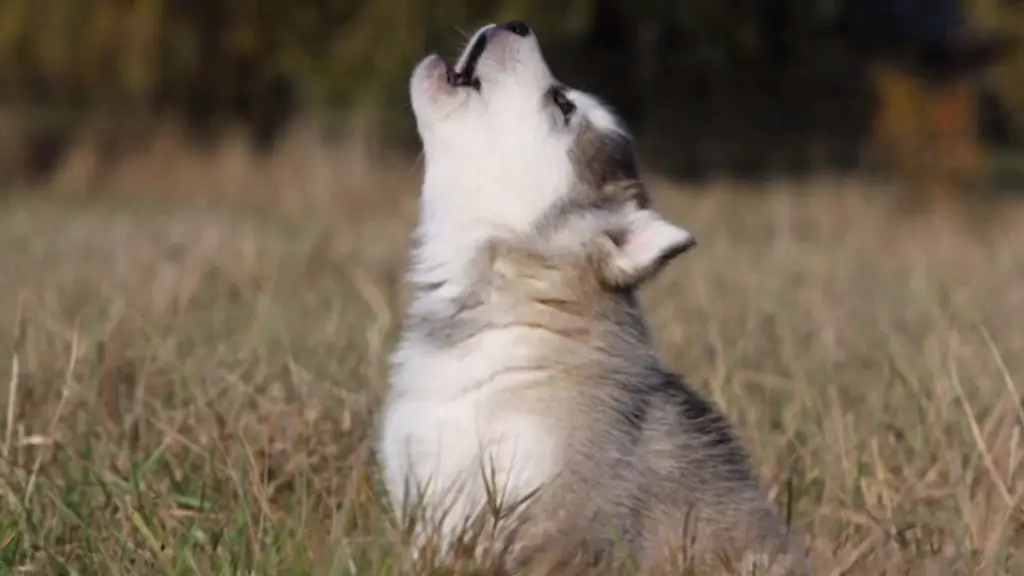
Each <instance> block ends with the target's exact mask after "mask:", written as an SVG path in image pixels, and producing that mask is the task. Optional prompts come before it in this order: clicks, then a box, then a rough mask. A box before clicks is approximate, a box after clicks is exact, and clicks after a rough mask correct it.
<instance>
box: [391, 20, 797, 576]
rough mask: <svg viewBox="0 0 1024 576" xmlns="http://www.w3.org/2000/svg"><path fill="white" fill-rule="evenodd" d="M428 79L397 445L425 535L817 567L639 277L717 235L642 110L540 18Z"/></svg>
mask: <svg viewBox="0 0 1024 576" xmlns="http://www.w3.org/2000/svg"><path fill="white" fill-rule="evenodd" d="M410 84H411V86H410V92H411V98H412V107H413V111H414V114H415V117H416V122H417V127H418V130H419V134H420V137H421V140H422V142H423V147H424V158H425V178H424V185H423V191H422V199H421V216H420V222H419V226H418V229H417V231H416V241H417V242H416V248H415V249H414V254H413V262H412V265H411V270H410V271H409V276H408V278H409V281H410V282H411V283H412V284H413V287H414V289H415V297H414V299H413V302H412V304H411V305H410V308H409V310H408V312H407V315H406V319H405V325H404V327H403V332H402V336H401V339H400V342H399V344H398V346H397V348H396V350H395V351H394V353H393V356H392V358H391V364H392V369H391V374H390V390H389V393H388V399H387V403H386V406H385V409H384V414H383V419H382V423H381V433H380V440H379V445H378V455H379V458H380V460H381V463H382V466H383V469H384V475H385V482H386V485H387V489H388V493H389V496H390V498H391V500H392V503H393V504H394V506H395V508H396V509H397V510H398V511H399V512H400V513H402V514H408V513H410V512H411V511H413V509H414V508H415V509H416V511H417V512H418V514H419V516H420V523H419V525H418V527H417V528H416V532H415V534H416V538H417V540H416V543H417V545H422V544H424V543H425V542H427V541H428V539H429V538H433V541H434V543H435V544H438V545H439V546H440V549H441V550H442V551H445V552H447V551H450V550H451V549H452V548H453V547H454V546H455V545H457V544H458V543H459V541H460V537H461V536H465V535H466V534H467V529H468V530H472V529H474V528H472V527H473V526H475V527H476V528H475V529H476V530H478V531H480V525H479V524H474V522H478V521H480V519H481V518H485V519H487V521H489V522H491V524H488V525H487V527H486V530H484V531H486V532H487V533H488V534H492V535H493V536H494V538H495V540H493V541H492V544H496V545H500V546H503V547H505V549H506V550H507V551H508V554H507V560H506V562H507V566H509V567H511V568H513V569H517V570H523V571H526V570H540V571H544V572H548V573H567V571H568V570H569V567H570V566H576V567H580V566H583V567H589V566H595V565H598V564H600V563H603V562H606V561H608V560H609V559H611V558H613V557H616V555H617V554H619V553H620V552H621V553H623V554H624V556H625V557H627V558H628V560H629V561H630V562H631V563H632V564H633V565H635V566H637V567H639V568H640V570H641V572H645V573H663V572H664V571H665V570H675V569H676V568H675V567H679V569H682V568H683V567H685V566H694V567H698V568H700V567H712V566H716V565H717V566H719V567H721V566H729V565H731V566H735V567H736V568H737V569H739V570H741V571H746V572H747V573H757V574H772V573H774V574H804V573H807V572H808V570H809V569H808V567H807V565H806V561H805V560H804V554H803V551H802V548H801V546H800V545H799V544H798V543H797V542H796V539H795V538H793V537H792V536H791V535H790V534H789V531H788V527H787V526H786V525H785V522H783V521H782V519H781V518H779V516H778V514H777V512H776V511H775V510H774V508H773V506H772V504H771V503H770V501H769V499H768V498H767V495H766V493H765V492H764V490H763V488H762V487H761V486H760V484H759V482H758V479H757V478H756V477H755V475H754V473H753V471H752V468H751V466H750V464H749V462H748V458H747V455H746V453H745V452H744V450H743V448H742V447H741V446H740V444H739V442H738V441H737V439H736V438H735V436H734V435H733V433H732V431H731V428H730V426H729V424H728V422H727V421H726V419H725V418H724V417H723V416H722V415H721V414H720V413H719V412H717V411H716V410H715V409H714V408H713V407H712V406H711V405H710V404H709V403H708V402H707V401H705V400H704V399H703V398H702V397H701V396H699V395H698V394H697V393H696V392H695V391H694V390H692V389H691V388H689V387H688V386H687V385H686V384H685V383H684V382H683V381H682V380H681V379H680V378H678V377H677V376H676V375H674V374H673V373H671V372H670V371H669V370H668V369H667V368H666V367H665V366H664V364H663V363H662V362H661V361H660V360H659V359H658V357H657V354H656V351H655V346H654V344H653V343H652V340H651V335H650V333H649V331H648V329H647V327H646V324H645V322H644V320H643V317H642V314H641V311H640V308H639V305H638V303H637V299H636V296H635V292H636V290H637V289H638V288H639V287H640V286H642V285H643V283H644V282H645V281H646V280H647V279H649V278H651V277H652V276H653V275H654V274H656V273H657V272H658V271H659V270H660V269H661V268H662V267H663V266H664V265H666V264H667V263H668V262H669V261H670V260H672V259H673V258H674V257H675V256H677V255H679V254H681V253H682V252H684V251H686V250H688V249H690V248H692V247H693V246H694V245H695V241H694V238H693V236H692V235H691V234H690V232H688V231H687V230H685V229H683V228H681V227H679V226H677V225H675V224H673V223H671V222H669V221H668V220H666V219H665V218H663V217H662V216H661V215H660V214H659V213H658V212H657V211H655V210H654V208H653V207H652V206H651V204H650V201H649V199H648V197H647V194H646V192H645V191H644V188H643V185H642V183H641V182H640V181H639V179H638V174H637V170H636V166H635V162H634V154H633V146H632V143H631V140H630V137H629V134H628V133H627V131H626V129H625V128H624V126H623V125H622V124H621V122H620V121H619V120H618V119H617V118H616V116H615V115H614V114H613V113H612V112H611V111H610V110H609V109H608V108H607V107H605V106H604V105H603V104H602V103H601V102H600V101H599V100H598V99H596V98H595V97H593V96H591V95H589V94H586V93H584V92H581V91H578V90H574V89H571V88H569V87H566V86H564V85H562V84H561V83H559V82H558V81H557V80H556V79H555V78H554V77H553V76H552V74H551V72H550V70H549V68H548V66H547V64H546V62H545V60H544V58H543V56H542V54H541V50H540V47H539V45H538V42H537V39H536V37H535V36H534V35H533V33H532V31H531V30H530V29H529V27H528V26H527V25H526V24H524V23H522V22H510V23H507V24H503V25H501V26H496V25H488V26H485V27H483V28H481V29H480V30H478V31H477V32H476V33H475V34H474V36H473V37H472V39H471V40H470V42H469V45H468V46H467V47H466V48H465V50H464V51H463V53H462V54H461V55H460V57H459V58H458V60H457V62H456V63H455V64H454V65H449V64H447V63H446V62H445V61H444V60H442V59H441V58H440V57H438V56H436V55H431V56H428V57H427V58H425V59H424V60H423V61H422V62H421V63H420V64H419V65H418V66H417V67H416V69H415V71H414V72H413V74H412V79H411V82H410ZM716 563H717V564H716ZM755 569H758V571H757V572H753V571H752V570H755Z"/></svg>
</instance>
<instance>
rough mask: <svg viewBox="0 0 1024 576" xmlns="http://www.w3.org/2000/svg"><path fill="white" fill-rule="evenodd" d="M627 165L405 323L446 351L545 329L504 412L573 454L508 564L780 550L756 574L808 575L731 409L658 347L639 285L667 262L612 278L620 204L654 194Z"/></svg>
mask: <svg viewBox="0 0 1024 576" xmlns="http://www.w3.org/2000/svg"><path fill="white" fill-rule="evenodd" d="M605 151H607V150H605ZM623 175H624V174H616V175H615V177H613V178H606V179H604V181H602V178H599V177H592V178H589V179H583V178H581V181H583V182H585V183H586V185H581V186H580V189H579V190H578V191H575V192H574V193H573V194H571V195H570V196H569V197H568V198H567V199H566V200H565V201H564V202H562V203H560V204H558V205H556V206H553V207H552V208H551V210H550V211H549V213H548V214H547V215H546V216H545V217H544V218H542V219H540V221H538V222H537V224H536V227H535V229H534V230H532V231H530V233H528V234H522V235H517V236H510V237H506V238H502V239H498V240H495V241H493V242H492V243H491V244H489V245H487V246H485V247H482V248H481V249H480V251H479V253H478V254H477V255H476V260H475V262H476V264H475V268H474V270H473V275H472V276H473V278H474V280H473V282H472V283H471V285H470V287H469V289H467V290H465V291H464V292H463V293H462V294H460V295H459V296H458V297H457V298H453V299H451V301H450V302H451V304H450V307H449V308H448V309H443V310H442V309H434V310H432V311H431V312H430V313H429V314H428V313H426V312H424V313H420V314H417V313H416V312H415V311H414V312H413V313H412V314H410V316H409V318H408V319H407V320H408V324H407V330H408V331H409V332H412V333H414V334H416V335H417V336H418V337H419V338H421V339H422V341H425V342H430V343H431V345H432V346H436V347H438V348H439V349H444V348H447V347H452V346H455V345H457V344H459V343H460V342H464V341H466V340H469V339H470V338H473V337H474V336H475V335H477V334H479V333H481V332H482V331H485V330H488V329H490V328H492V327H495V326H513V325H518V326H529V327H530V328H531V329H534V330H538V331H542V332H544V333H546V334H547V335H548V337H549V340H550V342H551V345H550V346H549V347H547V348H546V351H545V352H543V353H539V354H538V355H537V356H536V357H535V358H534V359H533V362H532V364H531V365H530V366H524V367H523V368H524V369H531V370H535V371H537V373H539V374H543V375H544V377H543V378H542V379H541V383H539V384H538V385H537V386H533V387H528V388H526V389H516V390H514V391H510V392H509V397H508V398H507V406H508V410H523V411H529V412H530V413H532V414H538V415H541V416H543V417H545V418H546V419H550V420H551V421H553V422H557V423H558V426H560V427H561V437H562V438H564V442H565V445H566V448H565V455H566V458H565V462H564V469H563V470H562V472H561V474H560V475H559V476H558V477H557V478H556V479H555V480H554V481H552V482H551V483H550V484H549V485H547V486H545V487H544V488H542V489H541V490H540V492H539V493H538V494H536V496H535V497H534V498H533V499H532V500H531V501H530V502H529V503H528V505H527V506H526V507H525V508H524V510H523V512H522V514H521V515H519V516H517V517H516V525H515V528H514V529H513V533H514V534H515V539H514V542H513V543H512V545H511V550H512V556H511V558H512V560H511V561H512V562H513V564H514V565H516V566H519V567H520V568H524V567H526V566H532V567H534V568H537V569H539V570H540V571H542V572H545V573H568V572H569V571H571V570H572V569H573V567H575V568H577V569H578V568H580V567H587V566H591V565H593V563H596V562H602V561H607V560H609V559H611V558H613V557H615V556H616V555H618V553H619V552H624V553H625V555H626V556H628V557H630V558H631V559H632V561H633V562H634V563H635V565H636V566H637V567H639V568H640V569H641V571H642V572H644V573H651V572H657V573H665V571H670V572H671V573H680V572H679V570H677V569H675V568H673V567H676V566H679V567H681V566H682V564H683V559H684V556H685V557H686V558H687V559H688V561H691V562H694V563H695V566H696V567H698V568H699V567H710V566H712V565H715V564H714V563H715V562H718V561H719V560H721V559H725V560H726V562H727V563H728V562H732V563H733V564H734V566H735V567H736V569H737V570H738V571H739V569H740V568H742V565H743V563H744V562H747V563H749V562H750V561H751V560H752V559H756V558H757V555H758V554H763V555H764V558H772V557H773V556H774V555H776V554H777V553H779V554H781V556H780V557H779V559H778V560H777V561H775V563H774V565H773V567H772V569H771V570H769V571H763V570H762V571H759V572H756V573H757V574H802V573H808V567H807V565H806V564H805V561H804V559H803V552H802V549H801V546H800V545H799V544H798V543H797V542H796V541H795V540H794V539H793V537H791V536H790V534H789V530H788V527H787V526H786V525H785V522H784V521H783V520H782V519H781V518H780V517H779V515H778V513H777V512H776V510H775V508H774V506H773V505H772V503H771V502H770V501H769V499H768V497H767V495H766V493H765V491H764V490H763V488H762V487H761V485H760V483H759V480H758V479H757V478H756V476H755V474H754V472H753V470H752V467H751V465H750V463H749V459H748V456H747V454H746V452H745V451H744V449H743V447H742V446H741V444H740V442H739V441H738V440H737V438H736V436H735V435H734V433H733V431H732V428H731V426H730V424H729V423H728V421H727V420H726V418H725V417H724V416H723V415H722V414H721V413H720V412H719V411H718V410H717V409H716V408H715V407H714V406H712V405H711V404H710V403H709V402H708V401H707V400H705V399H704V398H703V397H702V396H701V395H700V394H698V393H697V392H696V391H695V390H694V389H693V388H691V387H690V386H689V385H687V384H686V383H685V382H684V381H683V380H682V379H681V378H679V377H678V376H676V375H675V374H673V373H672V372H671V371H670V370H668V369H667V368H666V367H665V365H664V364H663V363H662V362H661V361H660V360H659V358H658V356H657V353H656V351H655V346H654V344H653V342H652V339H651V335H650V333H649V330H648V328H647V325H646V323H645V321H644V319H643V315H642V312H641V309H640V306H639V304H638V301H637V298H636V294H635V292H636V289H637V288H638V287H639V286H640V285H642V283H643V282H644V281H645V280H646V278H647V277H649V276H650V275H651V274H653V273H655V272H656V271H657V270H656V269H653V270H650V271H647V274H645V275H643V276H642V277H637V278H627V279H623V278H615V277H613V276H611V275H609V273H608V270H607V266H606V263H607V261H608V259H609V258H610V253H611V251H612V250H614V249H615V244H614V242H612V240H611V238H612V237H613V234H614V231H615V229H616V226H617V218H618V216H617V214H619V211H620V210H621V209H622V208H623V207H628V206H646V205H647V204H648V202H649V200H648V198H647V195H646V193H645V192H644V190H643V187H642V186H641V185H640V183H639V182H637V181H636V180H634V179H630V178H627V179H622V178H621V177H622V176H623ZM661 264H663V263H661ZM659 266H660V264H659ZM423 289H427V288H423ZM747 573H754V572H747Z"/></svg>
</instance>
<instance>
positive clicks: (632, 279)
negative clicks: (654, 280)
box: [603, 205, 697, 288]
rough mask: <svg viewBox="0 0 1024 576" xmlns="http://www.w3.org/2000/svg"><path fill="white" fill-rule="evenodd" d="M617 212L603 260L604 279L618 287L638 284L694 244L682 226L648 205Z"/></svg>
mask: <svg viewBox="0 0 1024 576" xmlns="http://www.w3.org/2000/svg"><path fill="white" fill-rule="evenodd" d="M630 208H631V209H629V210H627V211H625V212H624V213H621V220H620V221H619V222H618V225H617V226H616V227H615V228H613V229H612V230H610V231H609V233H608V238H609V240H610V242H611V245H612V246H611V247H610V253H609V254H608V255H607V256H608V259H607V261H606V262H604V266H603V268H604V275H605V280H606V281H607V282H608V283H609V284H611V285H613V286H615V287H620V288H633V287H636V286H639V285H640V284H642V283H643V282H644V281H646V280H647V279H648V278H650V277H651V276H653V275H654V274H655V273H657V272H658V271H659V270H661V268H662V267H664V266H665V264H667V263H668V262H669V261H671V260H672V259H673V258H675V257H676V256H678V255H679V254H682V253H683V252H686V251H687V250H690V249H691V248H693V247H694V246H696V245H697V240H696V238H694V236H693V234H691V233H690V232H689V231H688V230H686V229H685V228H682V227H680V226H677V225H675V224H673V223H671V222H669V221H668V220H665V218H663V217H662V216H661V214H658V213H657V212H655V211H654V210H652V209H650V208H639V209H638V208H637V207H636V205H633V206H631V207H630Z"/></svg>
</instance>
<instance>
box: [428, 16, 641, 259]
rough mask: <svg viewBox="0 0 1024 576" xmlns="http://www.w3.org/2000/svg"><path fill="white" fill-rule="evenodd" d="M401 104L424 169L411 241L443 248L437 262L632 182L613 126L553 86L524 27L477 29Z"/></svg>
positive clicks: (595, 106) (595, 107) (624, 140)
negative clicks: (589, 193)
mask: <svg viewBox="0 0 1024 576" xmlns="http://www.w3.org/2000/svg"><path fill="white" fill-rule="evenodd" d="M410 95H411V99H412V109H413V112H414V115H415V117H416V125H417V128H418V132H419V135H420V139H421V141H422V143H423V150H424V159H425V177H424V178H425V180H424V187H423V197H422V216H423V218H422V222H421V233H423V234H425V235H426V236H427V238H425V239H424V241H426V242H428V243H429V242H435V243H437V244H445V243H446V242H447V243H448V244H447V245H443V246H442V245H438V246H434V249H435V250H434V251H435V253H437V254H439V255H442V256H443V255H445V254H448V255H450V254H457V253H464V252H465V251H466V250H468V249H469V248H470V246H466V244H467V243H479V242H480V241H483V240H486V239H487V238H489V237H492V236H494V235H495V234H497V233H498V232H499V231H500V232H504V231H509V230H512V231H524V230H526V229H528V228H529V227H530V226H532V225H533V224H534V223H535V222H536V220H537V219H538V218H539V217H541V216H542V215H543V214H544V213H545V212H546V211H547V210H548V208H549V207H550V206H551V205H553V204H554V203H556V202H558V201H559V200H561V199H563V198H564V197H565V196H566V195H568V194H570V193H571V191H572V190H578V189H580V188H581V187H589V188H595V187H600V186H603V185H605V184H606V183H608V182H610V181H614V180H623V179H635V178H636V177H637V173H636V166H635V162H634V155H633V145H632V142H631V139H630V136H629V134H628V133H627V131H626V129H625V128H624V126H623V125H622V123H621V122H620V121H619V120H618V118H617V117H616V116H615V114H614V113H613V112H612V111H611V110H610V109H609V108H607V107H606V106H605V105H604V104H602V103H601V102H600V101H599V100H598V99H597V98H595V97H594V96H592V95H590V94H587V93H585V92H582V91H579V90H575V89H573V88H570V87H568V86H565V85H564V84H563V83H561V82H559V81H558V80H557V79H556V78H555V77H554V76H553V74H552V72H551V70H550V69H549V67H548V64H547V62H546V61H545V59H544V56H543V54H542V52H541V48H540V44H539V43H538V40H537V37H536V36H535V35H534V33H533V32H532V31H531V30H530V28H529V27H528V26H527V25H526V24H525V23H522V22H509V23H505V24H502V25H493V24H491V25H487V26H484V27H482V28H480V29H479V30H477V31H476V33H475V34H474V35H473V36H472V38H471V39H470V41H469V44H468V45H467V46H466V48H465V49H464V50H463V51H462V53H461V55H460V56H459V57H458V59H457V60H456V61H455V62H454V63H448V62H445V61H444V60H443V59H442V58H441V57H439V56H437V55H430V56H427V57H426V58H425V59H424V60H423V61H421V62H420V63H419V65H418V66H417V67H416V69H415V71H414V72H413V74H412V78H411V81H410ZM439 257H440V256H439Z"/></svg>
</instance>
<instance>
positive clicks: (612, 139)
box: [569, 122, 639, 190]
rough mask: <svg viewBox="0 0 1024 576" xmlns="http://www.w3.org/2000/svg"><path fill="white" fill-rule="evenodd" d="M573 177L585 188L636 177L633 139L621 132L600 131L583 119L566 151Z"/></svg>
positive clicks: (594, 187) (597, 187) (600, 186)
mask: <svg viewBox="0 0 1024 576" xmlns="http://www.w3.org/2000/svg"><path fill="white" fill-rule="evenodd" d="M569 158H570V160H571V161H572V164H573V168H574V169H575V171H576V179H577V180H578V181H579V183H580V184H581V185H582V186H583V187H584V188H590V189H595V190H596V189H600V188H603V187H604V186H606V185H608V184H609V183H612V182H619V181H623V180H637V179H638V178H639V172H638V170H637V167H636V157H635V155H634V153H633V142H632V140H630V138H629V137H628V136H626V135H624V134H616V133H609V132H603V131H601V130H599V129H598V128H596V127H594V126H593V125H591V124H589V123H586V122H584V123H583V124H582V126H580V130H579V132H578V133H577V134H576V141H575V143H574V144H573V147H572V150H571V151H570V152H569Z"/></svg>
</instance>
